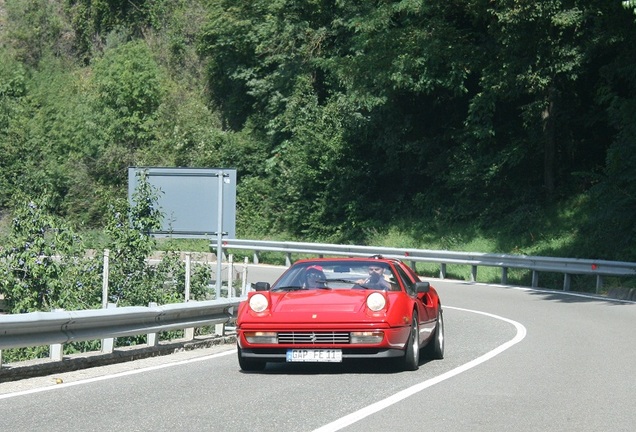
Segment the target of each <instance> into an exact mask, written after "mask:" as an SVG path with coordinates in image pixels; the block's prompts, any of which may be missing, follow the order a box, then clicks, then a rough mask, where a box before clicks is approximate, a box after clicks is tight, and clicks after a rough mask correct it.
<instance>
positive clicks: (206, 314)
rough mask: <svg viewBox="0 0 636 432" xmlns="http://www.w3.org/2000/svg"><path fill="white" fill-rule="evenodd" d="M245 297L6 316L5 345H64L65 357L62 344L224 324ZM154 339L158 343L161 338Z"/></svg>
mask: <svg viewBox="0 0 636 432" xmlns="http://www.w3.org/2000/svg"><path fill="white" fill-rule="evenodd" d="M240 300H241V299H240V298H234V299H223V298H221V299H217V300H209V301H201V302H197V301H190V302H187V303H174V304H167V305H163V306H149V307H139V306H130V307H122V308H107V309H90V310H80V311H55V312H32V313H25V314H15V315H0V350H1V349H8V348H18V347H29V346H41V345H51V346H52V347H53V346H55V345H58V347H57V349H55V351H57V352H59V353H60V355H59V357H60V359H61V345H62V344H65V343H69V342H80V341H87V340H97V339H110V338H115V337H123V336H135V335H140V334H148V335H149V336H150V335H155V334H156V333H160V332H164V331H169V330H175V329H186V328H194V327H202V326H207V325H212V324H224V323H227V322H229V321H230V319H231V318H232V317H233V316H234V314H235V310H236V309H235V308H236V307H237V306H238V304H239V302H240ZM152 339H153V343H155V342H154V341H156V338H155V337H152ZM150 344H151V343H150V342H149V345H150ZM51 351H54V349H52V350H51Z"/></svg>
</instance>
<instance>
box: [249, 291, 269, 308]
mask: <svg viewBox="0 0 636 432" xmlns="http://www.w3.org/2000/svg"><path fill="white" fill-rule="evenodd" d="M268 306H269V302H268V301H267V297H265V296H264V295H263V294H254V295H253V296H252V297H250V309H252V310H253V311H254V312H263V311H264V310H265V309H267V308H268Z"/></svg>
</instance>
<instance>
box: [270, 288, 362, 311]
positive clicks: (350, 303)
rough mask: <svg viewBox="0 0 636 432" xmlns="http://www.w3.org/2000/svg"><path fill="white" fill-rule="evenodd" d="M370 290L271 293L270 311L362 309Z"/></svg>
mask: <svg viewBox="0 0 636 432" xmlns="http://www.w3.org/2000/svg"><path fill="white" fill-rule="evenodd" d="M369 294H370V292H369V291H365V290H346V291H345V290H340V291H338V290H332V291H331V290H320V289H318V290H307V291H290V292H281V293H274V292H273V293H272V297H271V299H272V308H271V310H272V313H273V314H278V313H300V312H317V311H320V312H334V313H359V312H361V311H364V308H365V302H366V300H367V297H368V296H369Z"/></svg>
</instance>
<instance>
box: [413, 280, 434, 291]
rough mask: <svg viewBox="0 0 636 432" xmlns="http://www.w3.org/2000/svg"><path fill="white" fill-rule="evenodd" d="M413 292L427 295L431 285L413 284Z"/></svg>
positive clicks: (425, 283) (423, 283)
mask: <svg viewBox="0 0 636 432" xmlns="http://www.w3.org/2000/svg"><path fill="white" fill-rule="evenodd" d="M414 285H415V286H414V288H415V292H417V293H427V292H428V291H429V290H430V289H431V284H430V283H428V282H415V284H414Z"/></svg>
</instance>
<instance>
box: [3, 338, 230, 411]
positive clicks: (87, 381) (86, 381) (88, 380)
mask: <svg viewBox="0 0 636 432" xmlns="http://www.w3.org/2000/svg"><path fill="white" fill-rule="evenodd" d="M230 354H235V355H236V349H232V350H229V351H223V352H220V353H217V354H211V355H207V356H202V357H195V358H191V359H187V360H181V361H178V362H174V363H164V364H160V365H155V366H148V367H145V368H140V369H134V370H129V371H124V372H118V373H115V374H110V375H102V376H98V377H94V378H86V379H83V380H78V381H73V382H69V383H63V384H56V385H52V386H49V387H38V388H34V389H29V390H22V391H17V392H13V393H6V394H2V395H0V400H2V399H9V398H12V397H16V396H23V395H28V394H33V393H41V392H45V391H50V390H59V389H63V388H66V387H73V386H77V385H83V384H90V383H93V382H98V381H105V380H109V379H113V378H119V377H123V376H127V375H135V374H139V373H144V372H149V371H153V370H158V369H165V368H169V367H173V366H181V365H184V364H188V363H194V362H199V361H205V360H210V359H214V358H217V357H222V356H226V355H230Z"/></svg>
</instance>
